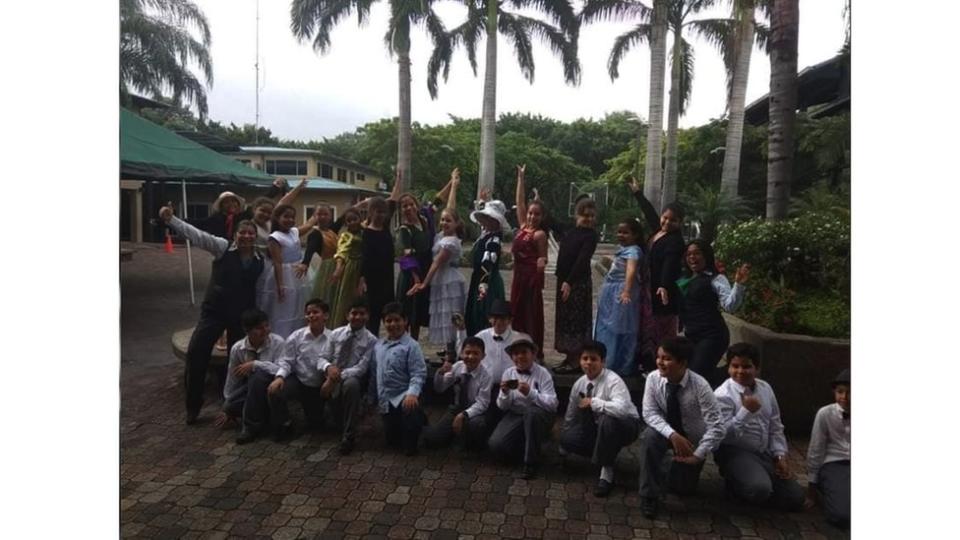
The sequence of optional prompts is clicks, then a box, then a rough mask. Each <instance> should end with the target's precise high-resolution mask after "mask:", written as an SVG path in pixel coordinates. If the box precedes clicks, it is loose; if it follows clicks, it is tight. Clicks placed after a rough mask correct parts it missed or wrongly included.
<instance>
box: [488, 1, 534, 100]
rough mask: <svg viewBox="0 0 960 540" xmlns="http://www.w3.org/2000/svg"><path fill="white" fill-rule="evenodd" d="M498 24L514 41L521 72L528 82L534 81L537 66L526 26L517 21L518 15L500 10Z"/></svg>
mask: <svg viewBox="0 0 960 540" xmlns="http://www.w3.org/2000/svg"><path fill="white" fill-rule="evenodd" d="M497 26H498V27H499V30H500V32H501V33H503V34H504V35H505V36H506V37H507V39H508V40H509V41H510V42H511V43H513V48H514V54H515V56H516V58H517V63H518V64H519V65H520V72H521V73H523V78H525V79H527V81H528V82H531V83H532V82H533V75H534V70H535V68H536V66H535V64H534V61H533V44H532V43H531V42H530V35H529V34H528V33H527V31H526V28H524V27H523V25H522V24H520V23H519V21H517V17H516V16H514V15H513V14H510V13H505V12H503V11H501V12H500V15H499V17H498V18H497Z"/></svg>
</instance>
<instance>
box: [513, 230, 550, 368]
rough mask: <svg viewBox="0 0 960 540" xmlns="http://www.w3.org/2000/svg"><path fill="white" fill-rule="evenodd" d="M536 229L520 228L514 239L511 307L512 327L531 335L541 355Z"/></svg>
mask: <svg viewBox="0 0 960 540" xmlns="http://www.w3.org/2000/svg"><path fill="white" fill-rule="evenodd" d="M535 232H536V231H528V230H526V229H520V231H519V232H517V236H516V237H514V239H513V248H512V253H513V283H512V284H511V285H510V309H511V311H512V312H513V324H512V326H513V329H514V330H517V331H520V332H525V333H527V334H530V337H531V338H533V342H534V343H536V344H537V349H538V350H539V351H538V353H537V356H538V357H540V358H543V280H544V277H543V270H537V258H538V256H539V255H538V254H537V243H536V241H534V239H533V235H534V233H535Z"/></svg>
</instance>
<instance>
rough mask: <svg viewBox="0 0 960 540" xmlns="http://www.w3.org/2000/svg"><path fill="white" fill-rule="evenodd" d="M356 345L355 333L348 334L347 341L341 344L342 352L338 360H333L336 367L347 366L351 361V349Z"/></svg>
mask: <svg viewBox="0 0 960 540" xmlns="http://www.w3.org/2000/svg"><path fill="white" fill-rule="evenodd" d="M356 343H357V332H350V335H349V336H347V340H346V341H345V342H344V343H343V350H342V351H341V352H340V358H335V359H334V361H335V362H337V364H338V367H343V366H349V365H350V361H351V360H352V359H353V348H354V346H355V345H356Z"/></svg>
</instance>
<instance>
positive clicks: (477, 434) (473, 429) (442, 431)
mask: <svg viewBox="0 0 960 540" xmlns="http://www.w3.org/2000/svg"><path fill="white" fill-rule="evenodd" d="M458 414H460V410H459V409H451V410H448V411H447V412H445V413H444V414H443V416H442V417H440V420H438V421H437V423H435V424H432V425H430V426H428V427H426V428H425V429H424V430H423V444H424V446H426V447H427V448H440V447H443V446H447V445H449V444H450V443H451V442H453V440H454V439H458V440H459V441H460V442H461V443H462V444H463V447H464V448H472V449H481V448H483V445H484V443H485V442H486V439H487V434H488V431H487V416H486V414H481V415H480V416H475V417H470V418H468V419H467V421H466V422H465V423H464V425H463V429H461V430H460V435H459V436H458V435H457V434H456V433H454V432H453V418H454V417H455V416H457V415H458Z"/></svg>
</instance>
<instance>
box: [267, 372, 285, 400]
mask: <svg viewBox="0 0 960 540" xmlns="http://www.w3.org/2000/svg"><path fill="white" fill-rule="evenodd" d="M281 390H283V377H277V378H276V379H274V380H273V382H272V383H270V386H268V387H267V393H268V394H270V395H271V396H272V395H274V394H276V393H277V392H279V391H281Z"/></svg>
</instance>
